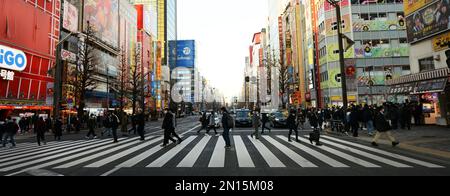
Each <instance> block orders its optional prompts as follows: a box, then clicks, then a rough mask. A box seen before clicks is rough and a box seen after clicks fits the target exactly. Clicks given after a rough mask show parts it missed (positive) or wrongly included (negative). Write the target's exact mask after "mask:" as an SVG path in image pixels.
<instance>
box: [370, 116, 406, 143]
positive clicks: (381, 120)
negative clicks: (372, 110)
mask: <svg viewBox="0 0 450 196" xmlns="http://www.w3.org/2000/svg"><path fill="white" fill-rule="evenodd" d="M375 128H376V129H377V133H376V134H375V137H374V138H373V140H372V146H378V140H379V139H380V137H381V135H383V134H386V135H387V137H388V139H389V140H390V141H391V142H392V146H393V147H395V146H397V145H398V144H400V142H398V141H397V140H396V139H395V138H394V137H393V136H392V133H391V131H390V130H391V126H390V125H389V122H388V121H387V120H386V118H385V117H384V108H382V107H381V108H378V111H377V112H376V114H375Z"/></svg>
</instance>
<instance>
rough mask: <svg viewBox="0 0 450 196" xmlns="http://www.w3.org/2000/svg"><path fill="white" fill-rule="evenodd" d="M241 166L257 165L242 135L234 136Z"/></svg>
mask: <svg viewBox="0 0 450 196" xmlns="http://www.w3.org/2000/svg"><path fill="white" fill-rule="evenodd" d="M233 139H234V144H235V150H236V154H237V158H238V163H239V167H255V163H253V161H252V158H251V157H250V154H249V153H248V150H247V147H245V144H244V141H242V138H241V136H233Z"/></svg>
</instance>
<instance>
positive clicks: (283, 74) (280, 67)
mask: <svg viewBox="0 0 450 196" xmlns="http://www.w3.org/2000/svg"><path fill="white" fill-rule="evenodd" d="M267 56H268V57H269V60H268V61H267V62H268V63H267V65H266V68H267V70H269V71H268V72H269V73H268V76H269V79H268V80H271V77H272V76H271V70H272V69H271V68H272V67H275V68H277V71H278V83H279V91H280V98H281V102H282V104H283V109H286V101H285V99H284V96H285V95H286V93H287V92H288V88H289V75H288V67H287V66H285V65H284V64H283V63H282V62H280V61H279V60H278V59H277V58H276V57H275V51H274V50H272V55H270V54H269V55H267Z"/></svg>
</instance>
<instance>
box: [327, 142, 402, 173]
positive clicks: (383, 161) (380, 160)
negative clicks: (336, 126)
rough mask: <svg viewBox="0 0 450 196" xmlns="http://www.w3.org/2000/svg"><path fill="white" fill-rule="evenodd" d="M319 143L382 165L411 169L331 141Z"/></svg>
mask: <svg viewBox="0 0 450 196" xmlns="http://www.w3.org/2000/svg"><path fill="white" fill-rule="evenodd" d="M321 142H322V143H325V144H329V145H332V146H335V147H338V148H341V149H343V150H347V151H349V152H352V153H355V154H358V155H361V156H364V157H367V158H369V159H373V160H375V161H378V162H381V163H384V164H388V165H392V166H394V167H401V168H409V167H411V166H409V165H406V164H403V163H399V162H396V161H392V160H389V159H386V158H383V157H380V156H377V155H373V154H370V153H367V152H364V151H361V150H358V149H354V148H351V147H348V146H344V145H341V144H338V143H335V142H331V141H328V140H321Z"/></svg>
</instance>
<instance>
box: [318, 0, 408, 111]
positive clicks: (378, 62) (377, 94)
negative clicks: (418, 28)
mask: <svg viewBox="0 0 450 196" xmlns="http://www.w3.org/2000/svg"><path fill="white" fill-rule="evenodd" d="M316 3H317V5H316V7H317V10H316V11H317V12H316V14H317V19H318V20H317V25H318V26H317V27H316V28H317V30H318V50H319V62H318V65H319V66H320V69H319V70H320V71H319V72H320V74H319V76H320V87H321V92H320V94H321V97H320V98H321V99H322V100H321V102H323V103H325V105H328V106H331V105H342V89H341V77H342V74H341V72H340V64H339V50H338V40H337V28H338V27H337V25H336V13H335V8H334V7H333V6H332V5H330V4H329V3H328V2H327V1H324V0H321V1H318V2H316ZM340 5H341V13H342V32H343V33H344V34H345V35H346V36H347V37H349V38H350V39H352V40H354V41H355V42H356V44H355V45H354V46H353V47H351V48H349V49H348V50H347V51H346V52H345V55H344V56H345V70H346V73H345V75H346V77H347V88H348V98H349V102H353V103H367V104H372V103H373V104H381V103H383V102H386V101H392V100H393V99H394V98H393V97H392V96H389V95H388V94H387V91H388V87H387V86H386V81H387V80H390V79H395V78H398V77H400V76H402V75H405V74H408V73H409V71H410V69H409V46H408V44H407V39H406V27H405V23H404V12H403V1H401V0H391V1H378V2H372V1H366V0H351V1H350V0H343V1H341V2H340Z"/></svg>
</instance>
